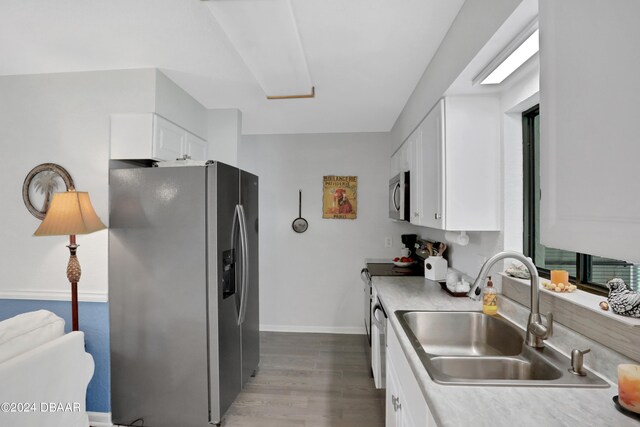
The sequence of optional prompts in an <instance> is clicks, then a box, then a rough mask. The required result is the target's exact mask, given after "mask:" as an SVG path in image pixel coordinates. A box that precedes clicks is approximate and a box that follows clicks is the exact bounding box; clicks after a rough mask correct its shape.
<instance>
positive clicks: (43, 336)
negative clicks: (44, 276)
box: [0, 310, 94, 427]
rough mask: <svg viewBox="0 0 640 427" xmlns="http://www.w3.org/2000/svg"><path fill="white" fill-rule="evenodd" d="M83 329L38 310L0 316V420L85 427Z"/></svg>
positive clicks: (26, 425)
mask: <svg viewBox="0 0 640 427" xmlns="http://www.w3.org/2000/svg"><path fill="white" fill-rule="evenodd" d="M93 370H94V363H93V358H92V357H91V355H90V354H88V353H86V352H85V349H84V333H82V332H71V333H69V334H64V320H62V319H61V318H59V317H58V316H56V315H55V314H53V313H51V312H48V311H45V310H40V311H36V312H31V313H25V314H21V315H19V316H16V317H13V318H11V319H7V320H5V321H3V322H0V426H15V427H32V426H33V427H60V426H65V427H87V426H88V425H89V419H88V416H87V412H86V406H85V405H86V393H87V385H88V384H89V381H90V380H91V377H92V376H93Z"/></svg>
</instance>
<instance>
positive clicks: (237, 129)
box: [207, 108, 242, 166]
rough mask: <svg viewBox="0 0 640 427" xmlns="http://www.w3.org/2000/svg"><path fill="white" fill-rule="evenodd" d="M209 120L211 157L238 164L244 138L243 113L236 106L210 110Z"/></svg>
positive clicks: (208, 133) (208, 138)
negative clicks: (241, 141) (239, 149)
mask: <svg viewBox="0 0 640 427" xmlns="http://www.w3.org/2000/svg"><path fill="white" fill-rule="evenodd" d="M207 120H208V123H207V140H208V141H209V158H210V159H212V160H219V161H221V162H223V163H226V164H228V165H232V166H236V165H237V164H238V145H239V144H240V139H241V138H242V113H241V112H240V110H238V109H235V108H229V109H218V110H208V111H207Z"/></svg>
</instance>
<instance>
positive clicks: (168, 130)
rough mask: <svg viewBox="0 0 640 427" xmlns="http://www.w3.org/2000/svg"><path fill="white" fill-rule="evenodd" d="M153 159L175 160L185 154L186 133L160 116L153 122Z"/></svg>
mask: <svg viewBox="0 0 640 427" xmlns="http://www.w3.org/2000/svg"><path fill="white" fill-rule="evenodd" d="M153 128H154V129H153V158H154V159H155V160H175V159H178V158H181V157H182V156H183V154H186V153H185V150H184V149H185V135H186V133H187V132H185V130H184V129H182V128H181V127H179V126H176V125H174V124H173V123H171V122H170V121H168V120H166V119H163V118H162V117H160V116H155V119H154V121H153Z"/></svg>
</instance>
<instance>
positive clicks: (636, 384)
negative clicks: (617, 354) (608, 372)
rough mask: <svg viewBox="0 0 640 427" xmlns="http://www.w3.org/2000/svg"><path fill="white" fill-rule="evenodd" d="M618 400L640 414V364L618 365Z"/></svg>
mask: <svg viewBox="0 0 640 427" xmlns="http://www.w3.org/2000/svg"><path fill="white" fill-rule="evenodd" d="M618 402H619V403H620V405H622V406H623V407H624V408H626V409H628V410H630V411H632V412H636V413H638V414H640V365H618Z"/></svg>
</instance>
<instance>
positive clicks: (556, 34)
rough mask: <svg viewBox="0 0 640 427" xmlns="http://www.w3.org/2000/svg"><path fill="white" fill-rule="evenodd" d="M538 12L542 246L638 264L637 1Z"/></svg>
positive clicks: (572, 2) (590, 0) (593, 0)
mask: <svg viewBox="0 0 640 427" xmlns="http://www.w3.org/2000/svg"><path fill="white" fill-rule="evenodd" d="M539 13H540V17H539V20H540V132H541V140H540V146H541V153H540V165H541V173H540V175H541V190H542V197H541V201H540V206H541V209H540V211H541V243H542V244H544V245H546V246H550V247H553V248H559V249H565V250H570V251H577V252H583V253H588V254H592V255H599V256H605V257H610V258H616V259H622V260H626V261H634V262H639V261H640V251H639V250H638V241H639V239H638V236H640V197H638V194H640V179H638V172H637V170H638V160H639V159H640V140H639V137H638V112H637V108H638V99H639V97H640V54H639V53H638V45H639V43H640V25H638V17H640V2H639V1H638V0H618V1H615V2H606V1H601V0H563V1H555V0H541V1H540V9H539Z"/></svg>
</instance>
